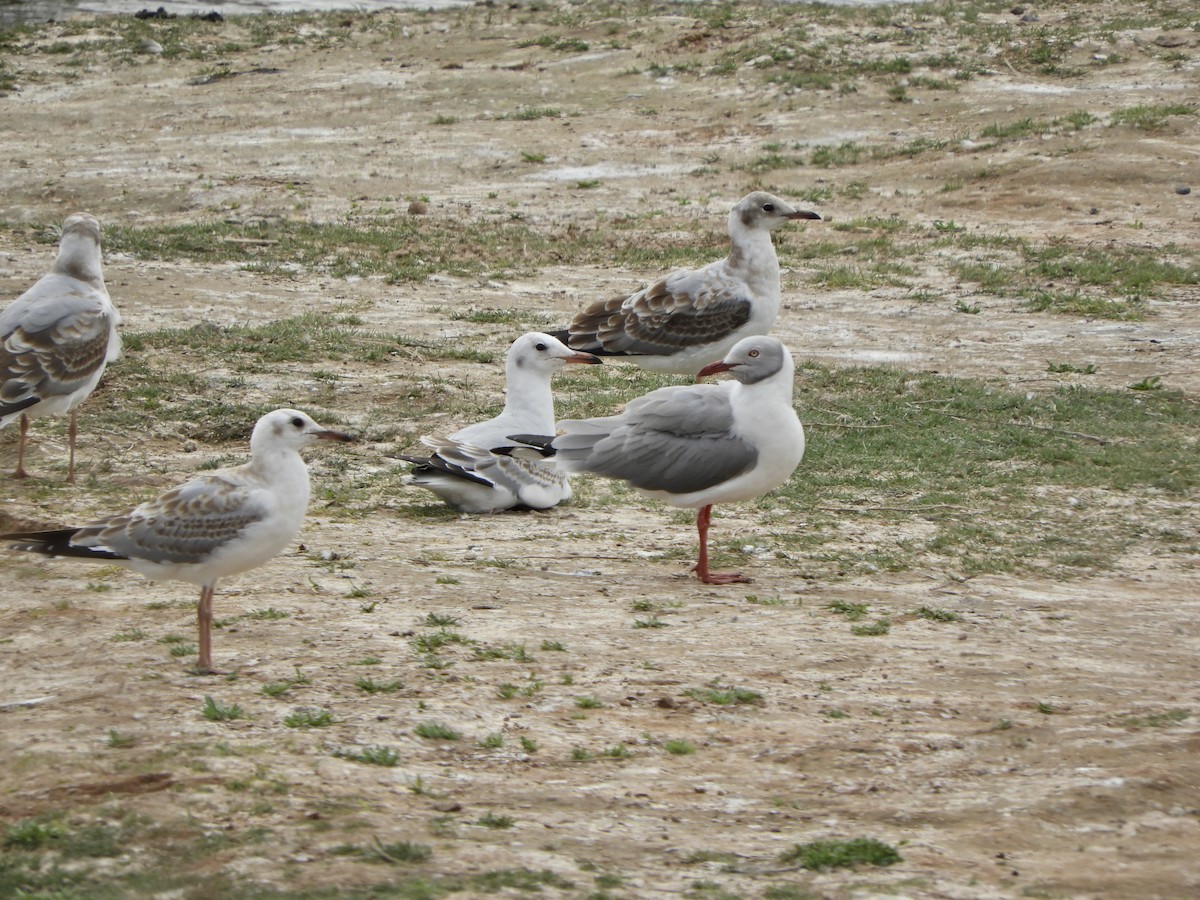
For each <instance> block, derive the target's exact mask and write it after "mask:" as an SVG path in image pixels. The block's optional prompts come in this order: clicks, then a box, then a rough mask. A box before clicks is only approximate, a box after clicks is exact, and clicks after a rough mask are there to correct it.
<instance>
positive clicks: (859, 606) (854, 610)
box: [825, 600, 867, 622]
mask: <svg viewBox="0 0 1200 900" xmlns="http://www.w3.org/2000/svg"><path fill="white" fill-rule="evenodd" d="M825 608H826V609H829V610H833V612H835V613H837V614H838V615H842V616H845V617H846V618H847V619H849V620H850V621H851V622H857V621H858V620H859V619H861V618H863V617H864V616H866V614H867V604H865V603H851V602H849V601H848V600H831V601H830V602H829V603H826V604H825Z"/></svg>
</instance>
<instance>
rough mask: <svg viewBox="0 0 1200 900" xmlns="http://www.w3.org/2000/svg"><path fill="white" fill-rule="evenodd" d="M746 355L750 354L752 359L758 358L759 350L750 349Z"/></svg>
mask: <svg viewBox="0 0 1200 900" xmlns="http://www.w3.org/2000/svg"><path fill="white" fill-rule="evenodd" d="M746 355H747V356H749V357H750V358H751V359H755V358H757V357H758V351H757V350H751V351H750V352H749V353H747V354H746Z"/></svg>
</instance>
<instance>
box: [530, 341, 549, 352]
mask: <svg viewBox="0 0 1200 900" xmlns="http://www.w3.org/2000/svg"><path fill="white" fill-rule="evenodd" d="M533 349H534V350H545V349H546V345H545V344H543V343H542V342H541V341H538V342H537V343H536V344H534V345H533Z"/></svg>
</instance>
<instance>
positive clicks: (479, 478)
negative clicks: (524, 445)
mask: <svg viewBox="0 0 1200 900" xmlns="http://www.w3.org/2000/svg"><path fill="white" fill-rule="evenodd" d="M598 362H600V360H599V359H598V358H597V357H595V356H593V355H592V354H590V353H580V352H579V351H577V350H572V349H571V348H570V347H568V346H567V345H566V344H564V343H563V342H562V341H560V340H558V338H553V337H551V336H550V335H548V334H542V333H540V332H536V331H533V332H530V333H529V334H525V335H522V336H521V337H519V338H517V339H516V340H515V341H513V344H512V346H511V347H509V349H508V354H507V355H506V356H505V359H504V375H505V385H506V396H505V399H504V410H503V411H502V412H501V413H500V415H498V416H496V417H495V418H494V419H488V420H487V421H486V422H477V423H475V424H474V425H468V426H467V427H466V428H462V429H460V430H458V431H456V432H454V433H453V434H451V435H450V436H449V437H429V436H426V437H422V438H421V443H422V444H424V445H425V446H426V447H428V448H429V449H431V450H433V451H434V452H433V454H432V455H431V456H429V457H418V456H402V457H401V459H404V460H407V461H408V462H412V463H416V464H417V465H416V468H414V469H413V470H412V473H411V474H410V475H409V476H408V477H407V478H405V483H406V484H413V485H416V486H417V487H423V488H425V489H427V490H430V491H433V492H434V493H435V494H437V495H438V496H439V497H441V498H442V499H443V500H445V501H446V502H447V503H448V504H450V505H451V506H453V507H455V508H456V509H459V510H461V511H462V512H468V513H492V512H498V511H500V510H504V509H513V508H515V507H528V508H530V509H549V508H550V507H552V506H554V505H556V504H558V503H561V502H562V501H563V500H568V499H570V497H571V482H570V480H569V479H568V477H567V474H566V473H565V472H563V471H561V470H559V468H558V466H557V465H556V464H555V463H553V462H544V461H541V460H533V459H523V458H513V457H509V456H503V455H499V456H498V455H496V454H494V453H492V448H493V447H497V446H501V445H506V444H511V443H512V441H510V440H509V439H508V435H510V434H515V433H517V432H521V433H530V434H546V433H548V432H551V431H553V430H554V395H553V394H552V393H551V390H550V379H551V377H552V376H553V375H554V373H555V372H557V371H558V370H559V369H561V368H562V367H563V365H564V364H565V363H598Z"/></svg>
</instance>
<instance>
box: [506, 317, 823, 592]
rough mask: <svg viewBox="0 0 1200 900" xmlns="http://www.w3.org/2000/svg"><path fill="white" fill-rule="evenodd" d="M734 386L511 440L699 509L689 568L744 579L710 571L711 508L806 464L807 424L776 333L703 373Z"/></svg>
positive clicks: (740, 347) (663, 398) (677, 392)
mask: <svg viewBox="0 0 1200 900" xmlns="http://www.w3.org/2000/svg"><path fill="white" fill-rule="evenodd" d="M719 372H728V373H729V374H730V375H732V376H733V379H734V380H733V381H725V382H721V383H718V384H690V385H680V386H675V387H665V388H659V389H658V390H656V391H651V392H650V393H649V394H646V395H644V396H642V397H638V398H637V399H636V400H631V401H630V402H629V403H628V404H626V406H625V409H624V411H623V412H621V413H619V414H617V415H615V416H605V417H603V418H595V419H566V420H564V421H562V422H559V423H558V430H559V432H560V433H559V435H558V436H557V437H549V436H545V435H528V434H514V435H512V436H511V437H512V439H513V440H514V441H517V442H520V444H524V445H528V446H531V447H534V448H537V450H536V451H526V450H525V448H523V447H522V446H512V447H510V448H509V449H508V451H507V452H510V453H513V454H517V455H521V454H524V453H526V452H537V453H539V454H542V455H552V456H553V457H554V458H555V459H556V460H558V463H559V465H560V466H562V467H563V468H564V469H566V470H567V471H569V472H590V473H591V474H593V475H602V476H604V477H605V478H615V479H618V480H621V481H625V482H627V483H628V484H630V485H631V486H633V487H635V488H637V489H638V490H639V491H641V492H642V493H643V494H645V495H647V496H649V497H655V498H657V499H659V500H662V501H664V502H665V503H669V504H670V505H671V506H677V507H681V508H684V509H695V510H698V512H697V515H696V530H697V532H698V533H699V538H700V550H699V555H698V558H697V562H696V565H695V566H694V567H693V571H694V572H695V573H696V574H697V576H698V577H699V578H700V580H701V581H702V582H704V583H705V584H733V583H736V582H746V581H750V579H749V578H747V577H745V576H743V575H742V574H741V573H740V572H731V573H718V572H711V571H709V568H708V528H709V522H710V520H711V517H712V508H713V505H714V504H717V503H732V502H735V501H738V500H751V499H753V498H755V497H759V496H762V495H763V494H765V493H767V492H768V491H772V490H774V489H775V488H777V487H779V486H780V485H781V484H783V483H784V482H785V481H787V480H788V478H790V477H791V475H792V472H793V471H795V469H796V466H798V465H799V464H800V460H801V459H803V458H804V427H803V426H802V425H801V424H800V419H799V418H798V417H797V415H796V411H795V409H793V408H792V379H793V374H794V364H793V362H792V355H791V353H789V352H788V349H787V348H786V347H784V346H783V344H782V343H780V341H779V340H778V339H776V338H773V337H759V336H756V337H749V338H743V339H742V340H741V341H739V342H738V343H737V344H736V345H735V346H734V347H733V349H732V350H730V351H729V353H727V354H726V355H725V358H724V359H723V360H721V361H719V362H714V363H711V364H709V365H707V366H705V367H704V368H702V369H701V370H700V372H699V376H700V377H703V376H708V375H715V374H717V373H719Z"/></svg>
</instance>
